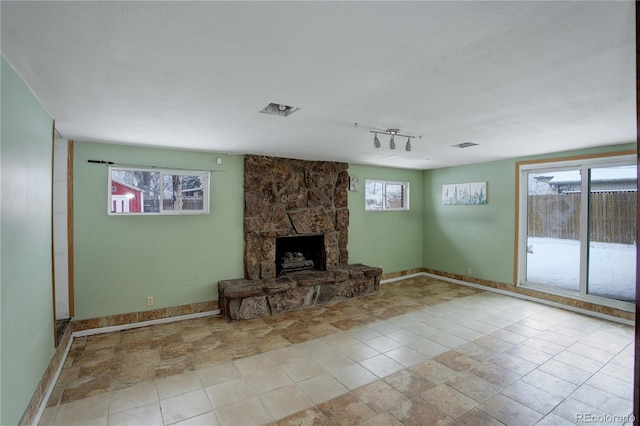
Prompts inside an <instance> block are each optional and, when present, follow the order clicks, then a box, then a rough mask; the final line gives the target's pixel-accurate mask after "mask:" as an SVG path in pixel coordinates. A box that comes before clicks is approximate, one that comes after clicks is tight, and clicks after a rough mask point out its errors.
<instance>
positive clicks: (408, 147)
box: [356, 124, 415, 152]
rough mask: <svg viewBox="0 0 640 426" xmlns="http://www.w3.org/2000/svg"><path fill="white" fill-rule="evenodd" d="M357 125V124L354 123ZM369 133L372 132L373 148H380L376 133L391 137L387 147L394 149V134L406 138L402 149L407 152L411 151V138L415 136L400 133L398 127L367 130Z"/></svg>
mask: <svg viewBox="0 0 640 426" xmlns="http://www.w3.org/2000/svg"><path fill="white" fill-rule="evenodd" d="M356 127H357V124H356ZM369 133H373V147H374V148H380V139H378V135H379V134H380V135H390V136H391V139H389V149H391V150H394V149H396V141H395V137H396V136H401V137H403V138H407V142H406V144H405V146H404V150H405V151H407V152H410V151H411V139H413V138H415V136H410V135H401V134H400V129H387V130H383V131H378V130H369Z"/></svg>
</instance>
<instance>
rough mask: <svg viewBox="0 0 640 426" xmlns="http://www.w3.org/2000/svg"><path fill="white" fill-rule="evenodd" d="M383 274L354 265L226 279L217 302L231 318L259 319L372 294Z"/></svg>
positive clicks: (380, 271)
mask: <svg viewBox="0 0 640 426" xmlns="http://www.w3.org/2000/svg"><path fill="white" fill-rule="evenodd" d="M380 275H382V268H375V267H372V266H366V265H362V264H354V265H348V266H346V267H344V268H340V269H336V270H333V271H299V272H293V273H289V274H287V275H283V276H281V277H278V278H274V279H269V280H247V279H244V278H239V279H233V280H223V281H219V282H218V305H219V307H220V313H221V314H222V315H223V316H224V317H225V318H227V320H229V321H236V320H239V319H252V318H260V317H265V316H269V315H276V314H279V313H281V312H288V311H294V310H297V309H303V308H308V307H310V306H316V305H322V304H325V303H329V302H333V301H338V300H344V299H348V298H351V297H358V296H366V295H369V294H373V293H375V292H376V291H377V290H378V288H379V287H380Z"/></svg>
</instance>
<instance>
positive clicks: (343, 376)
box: [330, 364, 378, 390]
mask: <svg viewBox="0 0 640 426" xmlns="http://www.w3.org/2000/svg"><path fill="white" fill-rule="evenodd" d="M330 373H331V375H332V376H333V377H334V378H335V379H336V380H338V381H339V382H340V383H342V384H343V385H344V386H345V387H346V388H347V389H349V390H353V389H356V388H359V387H360V386H364V385H366V384H367V383H371V382H374V381H376V380H378V377H377V376H375V375H374V374H372V373H371V372H370V371H369V370H367V369H366V368H364V367H362V366H361V365H360V364H352V365H348V366H346V367H342V368H339V369H337V370H332V371H331V372H330Z"/></svg>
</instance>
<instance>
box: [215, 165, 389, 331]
mask: <svg viewBox="0 0 640 426" xmlns="http://www.w3.org/2000/svg"><path fill="white" fill-rule="evenodd" d="M347 168H348V165H347V164H346V163H335V162H328V161H304V160H295V159H288V158H276V157H265V156H257V155H246V156H245V160H244V243H245V244H244V266H245V276H244V278H241V279H234V280H224V281H220V282H219V283H218V304H219V306H220V311H221V313H222V314H223V315H225V316H226V317H227V318H228V319H230V320H237V319H249V318H257V317H261V316H267V315H272V314H276V313H280V312H285V311H291V310H294V309H300V308H304V307H308V306H313V305H315V304H322V303H327V302H330V301H333V300H340V299H344V298H347V297H354V296H362V295H366V294H371V293H374V292H375V291H376V290H377V289H378V285H379V283H380V275H381V274H382V270H381V269H380V268H371V267H368V266H366V265H348V259H349V253H348V251H347V243H348V241H349V240H348V239H349V234H348V232H349V209H348V197H347V185H348V182H349V174H348V172H347ZM320 234H322V235H324V257H325V260H326V265H325V267H326V270H325V271H300V272H295V273H292V274H287V275H286V276H282V277H276V259H275V257H276V238H277V237H291V236H304V235H320Z"/></svg>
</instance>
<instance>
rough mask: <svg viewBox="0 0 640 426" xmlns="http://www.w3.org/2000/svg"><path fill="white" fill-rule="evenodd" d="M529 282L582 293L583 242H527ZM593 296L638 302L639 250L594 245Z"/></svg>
mask: <svg viewBox="0 0 640 426" xmlns="http://www.w3.org/2000/svg"><path fill="white" fill-rule="evenodd" d="M527 246H530V247H531V250H532V251H533V253H527V281H529V282H534V283H539V284H546V285H550V286H553V287H559V288H563V289H568V290H575V291H578V285H579V284H578V279H579V268H580V243H579V242H578V241H575V240H561V239H558V238H531V237H529V238H528V239H527ZM589 259H590V260H589V290H588V293H589V294H593V295H597V296H603V297H609V298H613V299H618V300H628V301H633V300H635V287H636V247H635V246H634V245H628V244H614V243H593V242H592V243H591V244H590V246H589Z"/></svg>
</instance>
